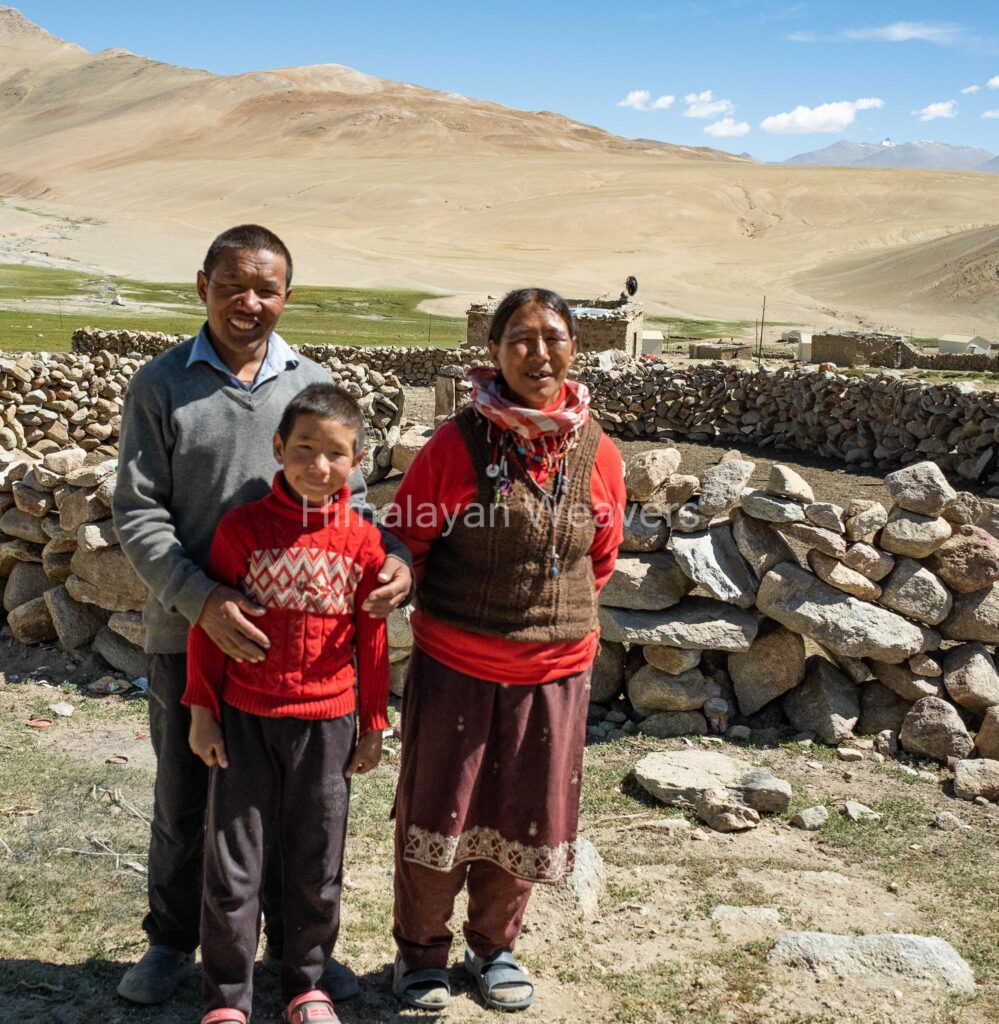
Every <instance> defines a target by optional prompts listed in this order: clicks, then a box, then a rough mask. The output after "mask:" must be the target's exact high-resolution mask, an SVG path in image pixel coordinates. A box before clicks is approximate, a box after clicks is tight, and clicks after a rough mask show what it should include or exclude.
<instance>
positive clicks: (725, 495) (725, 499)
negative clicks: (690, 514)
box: [697, 459, 756, 516]
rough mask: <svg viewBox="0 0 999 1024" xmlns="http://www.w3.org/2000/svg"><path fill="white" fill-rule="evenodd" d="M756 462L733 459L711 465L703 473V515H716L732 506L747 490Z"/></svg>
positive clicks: (699, 501)
mask: <svg viewBox="0 0 999 1024" xmlns="http://www.w3.org/2000/svg"><path fill="white" fill-rule="evenodd" d="M755 469H756V464H755V463H753V462H746V461H744V460H742V459H732V460H730V461H727V462H720V463H718V465H716V466H709V467H708V468H707V469H706V470H704V472H703V473H702V474H701V495H700V498H699V499H698V502H697V504H698V508H699V509H700V511H701V514H702V515H706V516H716V515H718V514H719V513H721V512H727V511H728V510H729V509H730V508H732V507H733V506H734V505H735V504H736V503H737V502H738V501H739V498H740V496H741V495H742V492H743V490H745V487H746V484H747V483H749V478H750V477H751V476H752V475H753V470H755Z"/></svg>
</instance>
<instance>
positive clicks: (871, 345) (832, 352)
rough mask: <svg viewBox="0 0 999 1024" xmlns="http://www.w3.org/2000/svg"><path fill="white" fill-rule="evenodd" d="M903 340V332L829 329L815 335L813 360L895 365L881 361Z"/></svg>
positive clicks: (863, 364) (812, 351)
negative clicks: (889, 332) (880, 360)
mask: <svg viewBox="0 0 999 1024" xmlns="http://www.w3.org/2000/svg"><path fill="white" fill-rule="evenodd" d="M901 341H902V336H901V335H900V334H882V333H880V332H878V331H869V332H866V333H865V332H860V331H828V332H825V333H823V334H813V335H812V345H811V352H810V355H811V361H812V362H813V363H835V364H836V365H837V366H872V365H875V364H878V365H882V366H883V365H889V366H890V365H893V364H892V363H890V362H889V363H883V362H881V363H878V360H879V359H884V358H885V353H887V352H890V351H892V350H893V347H894V346H895V345H897V344H898V343H899V342H901Z"/></svg>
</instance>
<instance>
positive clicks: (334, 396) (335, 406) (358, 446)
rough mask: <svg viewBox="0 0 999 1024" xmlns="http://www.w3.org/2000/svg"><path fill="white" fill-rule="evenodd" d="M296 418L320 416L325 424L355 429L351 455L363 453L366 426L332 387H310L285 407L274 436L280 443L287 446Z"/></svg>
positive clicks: (344, 394) (351, 402)
mask: <svg viewBox="0 0 999 1024" xmlns="http://www.w3.org/2000/svg"><path fill="white" fill-rule="evenodd" d="M299 416H321V417H322V418H323V419H324V420H333V421H334V422H335V423H342V424H343V425H344V426H345V427H353V428H354V435H355V437H354V454H355V455H360V454H361V452H362V451H364V439H365V438H364V435H365V431H366V429H367V428H366V425H365V422H364V413H362V412H361V407H360V406H359V405H358V404H357V402H356V401H354V399H353V398H351V396H350V395H348V394H347V392H346V391H341V390H340V388H338V387H337V386H336V385H335V384H310V385H309V386H308V387H305V388H302V390H301V391H299V393H298V394H297V395H295V397H294V398H293V399H292V400H291V401H290V402H289V403H288V404H287V405H286V406H285V410H284V412H283V413H282V415H281V422H280V423H279V424H278V428H277V432H278V436H279V437H280V438H281V441H282V443H284V444H287V443H288V438H289V437H291V432H292V431H293V430H294V429H295V421H296V420H297V419H298V417H299Z"/></svg>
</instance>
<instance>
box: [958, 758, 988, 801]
mask: <svg viewBox="0 0 999 1024" xmlns="http://www.w3.org/2000/svg"><path fill="white" fill-rule="evenodd" d="M954 795H955V796H956V797H958V798H959V799H961V800H977V799H978V798H979V797H982V798H983V799H985V800H999V761H994V760H992V759H991V758H987V757H977V758H975V760H973V761H971V760H967V759H966V760H963V761H958V762H957V764H956V765H955V766H954Z"/></svg>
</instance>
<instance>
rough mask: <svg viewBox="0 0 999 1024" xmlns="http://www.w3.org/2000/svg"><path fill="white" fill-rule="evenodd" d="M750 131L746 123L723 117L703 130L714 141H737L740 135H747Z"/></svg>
mask: <svg viewBox="0 0 999 1024" xmlns="http://www.w3.org/2000/svg"><path fill="white" fill-rule="evenodd" d="M750 130H751V129H750V127H749V122H748V121H736V120H735V118H732V117H723V118H722V119H721V120H720V121H715V122H714V124H709V125H708V126H707V127H706V128H705V129H704V131H705V133H706V134H707V135H713V136H714V137H715V138H716V139H737V138H739V137H740V136H741V135H748V134H749V132H750Z"/></svg>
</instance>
